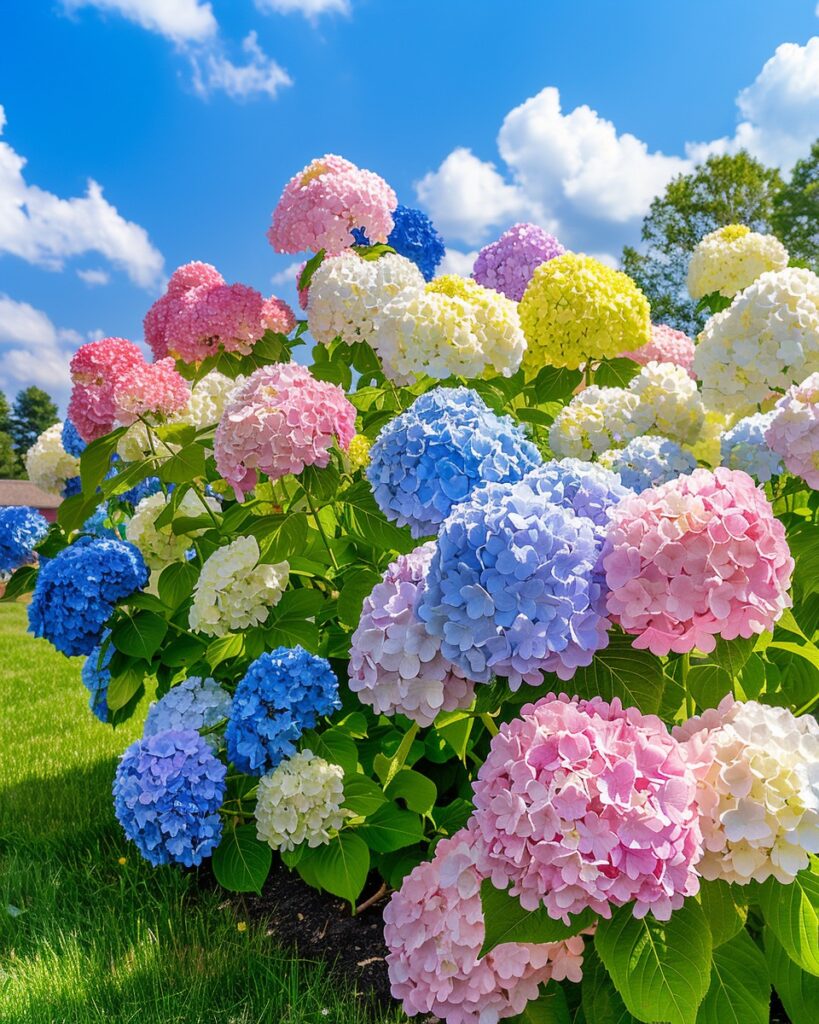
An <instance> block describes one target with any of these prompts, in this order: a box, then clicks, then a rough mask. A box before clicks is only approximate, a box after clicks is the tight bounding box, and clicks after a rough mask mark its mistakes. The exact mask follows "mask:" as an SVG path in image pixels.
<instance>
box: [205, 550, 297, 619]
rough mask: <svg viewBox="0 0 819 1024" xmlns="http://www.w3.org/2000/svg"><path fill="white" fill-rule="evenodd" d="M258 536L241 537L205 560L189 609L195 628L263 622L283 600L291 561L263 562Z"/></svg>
mask: <svg viewBox="0 0 819 1024" xmlns="http://www.w3.org/2000/svg"><path fill="white" fill-rule="evenodd" d="M259 558H260V552H259V543H258V541H257V540H256V538H255V537H237V538H236V540H234V541H231V543H230V544H227V545H225V547H222V548H217V550H216V551H214V552H213V554H212V555H211V556H210V557H209V558H208V559H207V560H206V561H205V564H204V565H203V566H202V571H201V573H200V574H199V579H198V580H197V582H196V587H195V589H194V593H193V604H192V605H191V609H190V612H189V613H188V624H189V626H190V627H191V629H194V630H196V631H197V632H199V633H207V634H208V635H209V636H224V635H225V634H226V633H231V632H233V631H234V630H241V629H247V628H248V627H249V626H259V625H261V624H262V623H263V622H266V621H267V616H268V615H269V614H270V609H271V608H273V607H275V605H277V604H278V603H279V601H280V600H281V596H282V594H283V593H284V588H285V587H286V586H287V580H288V577H289V575H290V565H289V563H288V562H277V563H276V564H275V565H260V564H259Z"/></svg>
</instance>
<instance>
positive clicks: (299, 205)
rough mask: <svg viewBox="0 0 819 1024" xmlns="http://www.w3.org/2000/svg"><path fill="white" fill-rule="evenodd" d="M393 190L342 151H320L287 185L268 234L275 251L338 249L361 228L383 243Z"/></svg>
mask: <svg viewBox="0 0 819 1024" xmlns="http://www.w3.org/2000/svg"><path fill="white" fill-rule="evenodd" d="M397 205H398V199H397V198H396V195H395V192H393V190H392V189H391V188H390V186H389V185H388V184H387V183H386V181H384V179H383V178H381V177H379V176H378V175H377V174H374V173H373V172H372V171H363V170H361V168H360V167H356V165H355V164H353V163H350V161H349V160H345V159H344V157H341V156H333V155H328V156H323V157H320V158H319V159H317V160H313V161H312V162H311V163H309V164H308V165H307V167H305V168H304V170H302V171H299V173H298V174H296V175H294V176H293V177H292V178H291V179H290V181H289V182H288V183H287V185H285V187H284V191H283V192H282V195H281V198H280V199H279V202H278V204H277V205H276V209H275V210H274V211H273V223H272V225H271V227H270V230H269V231H268V232H267V238H268V241H269V242H270V244H271V245H272V246H273V248H274V249H275V250H276V252H303V251H304V250H306V249H311V250H312V251H313V252H318V251H319V249H326V251H327V252H328V253H339V252H341V251H342V250H343V249H347V248H348V247H349V246H351V245H352V244H353V243H354V241H355V239H354V237H353V233H352V232H353V228H362V229H363V231H364V234H365V235H366V236H367V238H369V240H370V242H386V241H387V236H388V235H389V233H390V232H391V231H392V229H393V219H392V212H393V210H394V209H395V207H396V206H397Z"/></svg>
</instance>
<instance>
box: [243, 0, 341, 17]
mask: <svg viewBox="0 0 819 1024" xmlns="http://www.w3.org/2000/svg"><path fill="white" fill-rule="evenodd" d="M256 6H257V7H258V9H259V10H260V11H265V12H267V11H272V12H273V13H274V14H303V15H304V17H305V18H309V19H310V20H311V21H315V20H316V19H317V18H319V17H320V16H321V15H322V14H349V13H350V0H256Z"/></svg>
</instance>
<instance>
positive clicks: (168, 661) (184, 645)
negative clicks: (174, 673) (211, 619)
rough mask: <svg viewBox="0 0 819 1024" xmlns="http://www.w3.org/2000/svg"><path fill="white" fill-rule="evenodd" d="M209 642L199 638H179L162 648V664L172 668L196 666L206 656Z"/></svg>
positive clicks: (190, 636) (189, 636)
mask: <svg viewBox="0 0 819 1024" xmlns="http://www.w3.org/2000/svg"><path fill="white" fill-rule="evenodd" d="M206 647H207V642H206V641H205V640H204V638H203V639H200V638H199V637H197V636H193V635H191V634H186V635H185V636H177V637H175V638H174V639H173V640H171V642H170V643H169V644H166V645H165V646H164V647H163V648H162V655H161V656H162V664H163V665H170V666H171V668H181V667H183V666H186V667H189V666H191V665H195V664H196V662H197V661H199V660H200V658H202V657H204V655H205V648H206Z"/></svg>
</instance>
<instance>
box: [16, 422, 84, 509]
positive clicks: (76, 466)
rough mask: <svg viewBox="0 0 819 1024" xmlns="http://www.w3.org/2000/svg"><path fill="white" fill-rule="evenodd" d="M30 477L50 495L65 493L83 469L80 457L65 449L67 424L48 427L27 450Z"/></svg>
mask: <svg viewBox="0 0 819 1024" xmlns="http://www.w3.org/2000/svg"><path fill="white" fill-rule="evenodd" d="M24 461H25V464H26V473H27V474H28V478H29V480H30V481H31V482H32V483H33V484H34V485H35V487H39V488H40V490H41V491H45V492H46V493H47V494H62V493H63V491H64V490H65V488H66V485H67V484H68V481H69V480H73V479H76V478H77V477H78V475H79V472H80V460H79V459H78V458H77V457H76V456H74V455H69V454H68V452H67V451H66V450H65V448H63V425H62V423H54V424H52V426H50V427H48V428H46V430H44V431H43V432H42V434H40V436H39V437H38V438H37V440H36V441H35V442H34V444H33V445H32V446H31V447H30V448H29V450H28V451H27V452H26V457H25V460H24Z"/></svg>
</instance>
